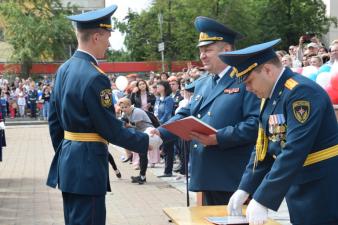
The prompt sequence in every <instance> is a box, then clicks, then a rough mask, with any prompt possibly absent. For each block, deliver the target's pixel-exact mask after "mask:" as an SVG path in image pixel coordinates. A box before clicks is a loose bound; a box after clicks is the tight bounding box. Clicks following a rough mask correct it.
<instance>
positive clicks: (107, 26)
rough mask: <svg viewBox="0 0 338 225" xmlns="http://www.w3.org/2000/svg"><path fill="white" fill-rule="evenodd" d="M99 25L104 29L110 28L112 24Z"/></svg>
mask: <svg viewBox="0 0 338 225" xmlns="http://www.w3.org/2000/svg"><path fill="white" fill-rule="evenodd" d="M100 27H101V28H106V29H111V28H112V25H111V24H104V23H100Z"/></svg>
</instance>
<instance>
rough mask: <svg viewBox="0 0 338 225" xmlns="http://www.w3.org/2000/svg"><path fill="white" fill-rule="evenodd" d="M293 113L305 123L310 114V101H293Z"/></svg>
mask: <svg viewBox="0 0 338 225" xmlns="http://www.w3.org/2000/svg"><path fill="white" fill-rule="evenodd" d="M292 110H293V115H294V116H295V118H296V120H297V121H298V122H300V123H305V122H306V121H307V119H308V118H309V115H310V102H309V101H304V100H300V101H295V102H293V103H292Z"/></svg>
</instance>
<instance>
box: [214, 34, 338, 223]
mask: <svg viewBox="0 0 338 225" xmlns="http://www.w3.org/2000/svg"><path fill="white" fill-rule="evenodd" d="M279 42H280V39H277V40H274V41H270V42H266V43H262V44H258V45H253V46H250V47H247V48H244V49H241V50H237V51H232V52H223V53H221V54H220V58H221V59H222V60H223V62H225V63H227V64H228V65H231V66H234V67H235V68H236V69H237V76H238V77H239V78H241V77H243V76H244V77H245V76H247V75H249V74H250V71H252V70H253V69H254V68H256V67H257V66H259V65H262V64H264V63H265V62H267V61H268V60H270V59H272V58H274V57H277V56H276V55H275V53H274V51H273V46H275V45H276V44H278V43H279ZM276 67H277V68H279V67H278V66H277V65H276ZM275 75H276V77H278V78H277V80H276V83H275V84H274V87H273V88H272V93H271V94H270V98H268V99H262V104H261V112H260V117H259V118H260V128H259V132H258V138H257V143H256V151H253V153H252V156H251V159H250V161H249V163H248V166H247V168H246V171H245V172H244V174H243V177H242V180H241V183H240V185H239V189H241V190H244V191H246V192H248V193H249V194H250V195H252V196H253V199H255V200H256V201H257V202H259V203H260V204H262V205H263V206H265V207H267V208H269V209H272V210H278V208H279V206H280V204H281V202H282V201H283V199H284V197H285V198H286V202H287V205H288V208H289V213H290V219H291V223H292V224H329V223H332V222H333V221H335V222H338V214H337V207H338V194H337V191H336V190H337V189H338V180H337V179H336V178H337V177H338V157H337V156H338V126H337V118H336V116H335V113H334V109H333V107H332V103H331V101H330V98H329V97H328V95H327V93H326V92H325V90H323V89H322V88H321V87H320V86H319V85H318V84H317V83H315V82H313V81H312V80H310V79H308V78H306V77H304V76H302V75H299V74H296V73H294V72H292V71H291V70H290V69H289V68H284V67H281V68H280V74H275ZM258 76H259V74H258ZM242 79H243V78H242ZM267 85H268V84H267ZM322 190H325V193H324V192H323V191H322Z"/></svg>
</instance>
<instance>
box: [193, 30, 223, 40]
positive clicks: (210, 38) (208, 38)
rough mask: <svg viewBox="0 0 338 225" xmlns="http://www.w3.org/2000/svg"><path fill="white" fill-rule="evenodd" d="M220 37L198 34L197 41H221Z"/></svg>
mask: <svg viewBox="0 0 338 225" xmlns="http://www.w3.org/2000/svg"><path fill="white" fill-rule="evenodd" d="M222 40H223V38H222V37H210V36H209V35H208V34H207V33H203V32H201V33H200V39H199V41H222Z"/></svg>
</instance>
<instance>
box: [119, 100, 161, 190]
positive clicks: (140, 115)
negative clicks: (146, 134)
mask: <svg viewBox="0 0 338 225" xmlns="http://www.w3.org/2000/svg"><path fill="white" fill-rule="evenodd" d="M118 105H119V107H120V108H121V111H122V113H123V114H124V115H123V117H122V121H124V123H125V127H127V128H135V129H136V130H138V131H142V132H143V131H145V130H146V129H147V128H148V127H153V125H152V122H151V120H150V118H149V117H148V115H147V113H146V112H145V111H144V110H142V109H140V108H136V107H134V106H133V105H131V101H130V99H128V98H121V99H120V100H119V103H118ZM152 151H157V149H153V150H152ZM139 156H140V175H139V176H132V177H131V182H132V183H138V184H144V183H145V182H146V172H147V166H148V157H147V153H140V154H139Z"/></svg>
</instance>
